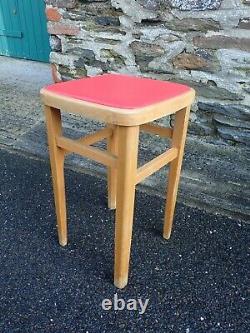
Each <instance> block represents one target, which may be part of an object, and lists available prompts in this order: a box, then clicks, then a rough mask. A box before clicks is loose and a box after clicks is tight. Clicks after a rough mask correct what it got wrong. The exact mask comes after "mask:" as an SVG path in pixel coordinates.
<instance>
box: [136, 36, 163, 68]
mask: <svg viewBox="0 0 250 333" xmlns="http://www.w3.org/2000/svg"><path fill="white" fill-rule="evenodd" d="M130 47H131V49H132V51H133V53H134V55H135V61H136V63H137V65H139V66H140V68H141V69H142V70H144V71H147V70H148V64H149V63H150V62H151V61H152V60H153V59H154V58H157V57H160V56H162V55H164V53H165V50H164V49H163V48H162V47H161V46H159V45H155V44H151V43H145V42H140V41H134V42H132V43H131V44H130Z"/></svg>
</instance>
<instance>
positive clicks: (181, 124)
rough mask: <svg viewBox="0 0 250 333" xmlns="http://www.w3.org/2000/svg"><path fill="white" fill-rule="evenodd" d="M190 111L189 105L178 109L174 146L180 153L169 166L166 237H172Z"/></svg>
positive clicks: (165, 222) (164, 233) (164, 235)
mask: <svg viewBox="0 0 250 333" xmlns="http://www.w3.org/2000/svg"><path fill="white" fill-rule="evenodd" d="M189 113H190V107H187V108H185V109H182V110H180V111H178V112H177V113H176V115H175V124H174V132H173V138H172V147H175V148H177V149H178V155H177V157H176V159H174V160H173V161H172V162H171V163H170V167H169V175H168V187H167V202H166V209H165V221H164V229H163V237H164V238H166V239H169V238H170V235H171V230H172V224H173V217H174V210H175V204H176V197H177V191H178V185H179V180H180V173H181V165H182V159H183V152H184V146H185V141H186V134H187V127H188V119H189Z"/></svg>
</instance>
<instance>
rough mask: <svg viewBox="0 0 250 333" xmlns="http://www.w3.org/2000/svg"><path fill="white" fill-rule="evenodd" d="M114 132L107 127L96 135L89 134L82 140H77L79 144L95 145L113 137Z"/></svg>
mask: <svg viewBox="0 0 250 333" xmlns="http://www.w3.org/2000/svg"><path fill="white" fill-rule="evenodd" d="M112 133H113V131H112V128H109V127H106V128H103V129H101V130H99V131H97V132H95V133H91V134H88V135H86V136H84V137H82V138H79V139H77V141H78V142H81V143H84V144H85V145H93V144H94V143H96V142H98V141H101V140H104V139H107V138H109V137H111V135H112Z"/></svg>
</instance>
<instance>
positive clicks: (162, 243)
mask: <svg viewBox="0 0 250 333" xmlns="http://www.w3.org/2000/svg"><path fill="white" fill-rule="evenodd" d="M0 165H1V168H0V222H1V233H0V286H1V287H0V332H1V333H12V332H22V333H25V332H32V333H36V332H53V333H64V332H67V333H68V332H89V333H90V332H184V333H193V332H195V333H197V332H237V333H245V332H249V331H250V327H249V325H248V322H247V311H248V305H249V304H248V303H247V286H248V285H249V284H248V282H249V281H247V276H248V274H247V273H248V256H247V251H248V247H247V244H249V242H248V240H249V239H248V238H249V236H248V235H249V225H247V224H244V223H240V222H237V221H234V220H231V219H228V218H226V217H223V216H216V215H211V214H207V213H205V212H203V211H201V210H198V209H194V208H189V207H185V206H183V205H180V204H179V205H178V206H177V210H176V218H175V226H174V230H173V234H172V237H171V239H170V240H169V241H166V240H164V239H163V238H162V237H161V230H162V218H163V208H164V201H163V200H162V199H161V198H159V197H156V196H151V195H147V194H145V193H140V192H139V193H137V200H136V214H135V223H134V235H133V248H132V256H131V271H130V278H129V285H128V286H127V287H126V289H124V290H122V291H120V290H117V289H116V288H115V287H114V286H113V284H112V270H113V269H112V267H113V232H114V212H112V211H109V210H108V209H107V206H106V201H107V198H106V183H105V182H104V181H103V180H101V179H98V178H95V177H93V176H90V175H86V174H81V173H76V172H73V171H71V170H66V183H67V196H68V213H69V217H68V220H69V245H68V246H67V247H65V248H61V247H60V246H59V245H58V242H57V236H56V228H55V215H54V206H53V197H52V189H51V179H50V170H49V164H48V162H46V161H42V160H34V159H31V158H27V157H24V156H22V155H18V154H16V153H10V152H7V151H4V150H2V151H0ZM115 293H118V296H119V298H123V299H125V300H126V301H127V300H128V299H131V298H135V299H138V298H142V300H143V301H145V300H146V299H149V305H148V307H147V310H146V312H145V313H144V314H143V315H140V314H139V313H138V311H128V310H123V311H114V310H109V311H104V310H103V309H102V307H101V303H102V301H103V299H105V298H109V299H113V298H114V294H115Z"/></svg>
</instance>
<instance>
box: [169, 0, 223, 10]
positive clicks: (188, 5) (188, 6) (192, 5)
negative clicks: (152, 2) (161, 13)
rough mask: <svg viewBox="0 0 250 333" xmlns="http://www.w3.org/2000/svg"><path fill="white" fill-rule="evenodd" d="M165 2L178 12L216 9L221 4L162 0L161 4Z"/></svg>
mask: <svg viewBox="0 0 250 333" xmlns="http://www.w3.org/2000/svg"><path fill="white" fill-rule="evenodd" d="M167 1H168V2H169V3H170V5H171V6H172V7H174V8H178V9H180V10H207V9H218V8H219V7H220V5H221V3H222V0H210V1H208V0H164V1H163V2H167Z"/></svg>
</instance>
